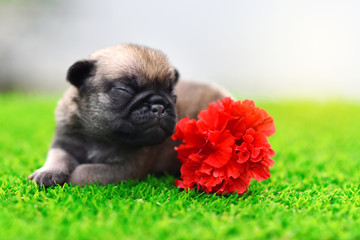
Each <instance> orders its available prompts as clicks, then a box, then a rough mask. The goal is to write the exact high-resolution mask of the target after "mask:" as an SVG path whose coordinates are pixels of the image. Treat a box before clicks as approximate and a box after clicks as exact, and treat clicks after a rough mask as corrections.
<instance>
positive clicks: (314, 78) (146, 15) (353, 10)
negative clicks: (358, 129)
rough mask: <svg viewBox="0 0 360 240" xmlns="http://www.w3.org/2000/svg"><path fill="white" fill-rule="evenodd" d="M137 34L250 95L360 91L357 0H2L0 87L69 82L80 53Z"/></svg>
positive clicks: (186, 67) (136, 38) (60, 86)
mask: <svg viewBox="0 0 360 240" xmlns="http://www.w3.org/2000/svg"><path fill="white" fill-rule="evenodd" d="M127 42H131V43H137V44H143V45H147V46H150V47H153V48H157V49H160V50H162V51H163V52H164V53H166V54H167V56H168V57H169V59H170V60H171V62H172V63H173V64H174V65H175V66H176V67H177V68H178V70H179V72H180V74H181V76H182V77H183V78H187V79H196V80H200V81H207V82H215V83H217V84H220V85H223V86H225V87H226V88H228V89H229V90H230V91H231V92H233V93H234V94H235V95H237V96H240V97H248V98H252V99H255V98H267V99H269V98H272V99H282V98H290V97H291V98H311V99H328V98H348V99H357V100H359V99H360V96H359V95H360V94H359V93H358V92H359V90H360V1H356V0H354V1H346V0H342V1H340V0H338V1H325V0H324V1H320V0H319V1H316V0H315V1H314V0H312V1H286V0H277V1H276V0H275V1H266V0H252V1H235V0H224V1H212V0H197V1H192V0H183V1H166V0H152V1H146V0H132V1H123V0H106V1H100V0H78V1H71V0H57V1H6V0H0V89H2V90H23V91H36V90H40V91H51V92H61V91H63V90H64V89H65V88H66V86H67V83H66V81H65V74H66V71H67V69H68V67H69V66H70V65H71V64H72V63H73V62H75V61H76V60H79V59H83V58H86V57H88V55H89V54H90V53H91V52H93V51H95V50H97V49H99V48H103V47H106V46H109V45H115V44H118V43H127Z"/></svg>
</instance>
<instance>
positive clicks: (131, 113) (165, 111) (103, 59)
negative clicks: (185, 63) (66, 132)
mask: <svg viewBox="0 0 360 240" xmlns="http://www.w3.org/2000/svg"><path fill="white" fill-rule="evenodd" d="M178 77H179V76H178V73H177V71H176V69H175V68H174V67H173V66H172V65H171V64H170V63H169V61H168V60H167V58H166V57H165V55H164V54H162V53H161V52H160V51H157V50H153V49H150V48H146V47H142V46H137V45H131V44H124V45H119V46H114V47H109V48H105V49H102V50H99V51H97V52H95V53H94V54H92V55H91V56H90V58H89V59H88V60H83V61H78V62H76V63H74V64H73V65H72V66H71V67H70V69H69V70H68V74H67V80H68V81H69V82H70V83H71V84H72V85H74V86H75V87H76V88H78V93H79V94H78V97H77V99H76V101H77V104H78V109H79V111H78V115H79V116H78V117H79V119H80V122H81V125H82V128H83V131H85V134H89V135H91V136H95V137H97V138H102V139H110V140H117V141H120V142H123V143H126V144H130V145H134V146H146V145H155V144H159V143H161V142H162V141H164V140H165V139H166V138H167V137H168V136H170V135H171V134H172V133H173V131H174V128H175V124H176V112H175V101H176V96H175V94H174V91H173V89H174V86H175V84H176V82H177V80H178Z"/></svg>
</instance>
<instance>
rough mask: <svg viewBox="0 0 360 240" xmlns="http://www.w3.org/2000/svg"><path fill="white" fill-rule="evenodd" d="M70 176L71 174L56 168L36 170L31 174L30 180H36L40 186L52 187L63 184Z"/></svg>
mask: <svg viewBox="0 0 360 240" xmlns="http://www.w3.org/2000/svg"><path fill="white" fill-rule="evenodd" d="M68 178H69V174H66V173H64V172H60V171H56V170H42V169H39V170H36V171H35V172H34V173H33V174H31V175H30V176H29V180H33V181H35V182H36V183H37V184H38V185H40V186H45V187H50V186H55V185H58V184H59V185H62V184H64V183H65V182H66V180H67V179H68Z"/></svg>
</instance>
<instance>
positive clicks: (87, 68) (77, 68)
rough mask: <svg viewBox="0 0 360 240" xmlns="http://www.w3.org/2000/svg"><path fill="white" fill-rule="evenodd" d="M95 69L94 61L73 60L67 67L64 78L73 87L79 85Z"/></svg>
mask: <svg viewBox="0 0 360 240" xmlns="http://www.w3.org/2000/svg"><path fill="white" fill-rule="evenodd" d="M94 70H95V61H91V60H80V61H77V62H75V63H74V64H73V65H71V67H70V68H69V70H68V72H67V75H66V80H68V81H69V82H70V83H71V84H72V85H74V86H75V87H80V86H81V85H82V84H83V83H84V81H85V79H86V78H88V77H89V76H91V75H92V73H93V71H94Z"/></svg>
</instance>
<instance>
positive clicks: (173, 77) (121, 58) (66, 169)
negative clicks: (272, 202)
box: [29, 44, 227, 187]
mask: <svg viewBox="0 0 360 240" xmlns="http://www.w3.org/2000/svg"><path fill="white" fill-rule="evenodd" d="M178 79H179V74H178V72H177V70H176V69H175V68H174V67H173V66H172V65H171V64H170V63H169V61H168V59H167V58H166V56H165V55H164V54H163V53H161V52H160V51H158V50H154V49H151V48H147V47H144V46H138V45H133V44H122V45H118V46H113V47H109V48H105V49H102V50H99V51H97V52H95V53H93V54H92V55H91V56H90V58H89V59H87V60H81V61H78V62H76V63H74V64H73V65H72V66H71V67H70V68H69V70H68V73H67V80H68V81H69V82H70V83H71V86H70V88H69V89H68V90H67V91H66V93H65V94H64V96H63V98H62V99H61V100H60V101H59V103H58V106H57V109H56V111H55V118H56V124H57V125H56V130H55V136H54V138H53V141H52V143H51V146H50V150H49V152H48V155H47V158H46V162H45V164H44V166H43V167H42V168H40V169H38V170H36V171H35V172H34V173H33V174H31V175H30V177H29V179H31V180H34V181H35V182H36V183H37V184H39V185H40V186H45V187H49V186H54V185H57V184H63V183H65V182H67V183H72V184H80V185H85V184H92V183H100V184H111V183H116V182H119V181H122V180H127V179H139V178H143V177H144V176H146V175H147V174H149V173H161V172H169V173H172V174H176V173H177V174H178V173H179V169H180V163H179V161H178V160H177V159H176V152H175V150H174V147H175V146H176V145H177V144H179V142H175V141H173V140H172V139H171V138H170V136H171V135H172V133H173V132H174V130H175V125H176V123H177V120H178V119H181V118H183V117H186V116H189V117H190V118H196V116H197V114H198V113H199V112H200V110H202V109H205V108H206V107H207V106H208V104H209V103H210V102H212V101H215V100H217V99H220V98H222V97H224V96H226V95H227V94H226V93H225V92H224V91H223V90H220V89H219V88H216V87H214V86H211V85H205V84H200V83H194V82H186V81H179V83H177V82H178Z"/></svg>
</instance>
